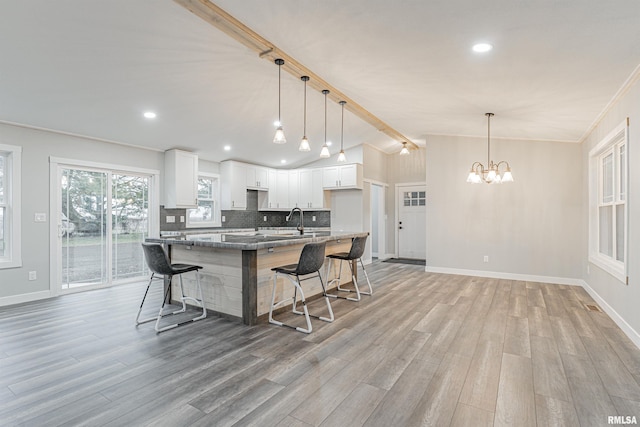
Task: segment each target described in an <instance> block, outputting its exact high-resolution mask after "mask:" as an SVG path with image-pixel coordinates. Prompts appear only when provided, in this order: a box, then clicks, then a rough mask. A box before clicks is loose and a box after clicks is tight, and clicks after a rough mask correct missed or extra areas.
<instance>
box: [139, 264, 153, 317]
mask: <svg viewBox="0 0 640 427" xmlns="http://www.w3.org/2000/svg"><path fill="white" fill-rule="evenodd" d="M154 274H155V273H151V277H150V278H149V284H147V290H146V291H144V296H143V297H142V302H141V303H140V308H139V309H138V314H137V315H136V325H140V324H142V323H148V322H152V321H154V320H156V318H155V317H148V318H146V319H142V320H140V314H142V306H143V305H144V301H145V300H146V299H147V294H148V293H149V288H150V287H151V282H152V281H153V279H154Z"/></svg>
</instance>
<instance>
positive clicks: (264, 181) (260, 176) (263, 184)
mask: <svg viewBox="0 0 640 427" xmlns="http://www.w3.org/2000/svg"><path fill="white" fill-rule="evenodd" d="M255 175H256V182H257V187H258V188H259V189H261V190H268V189H269V169H267V168H256V171H255Z"/></svg>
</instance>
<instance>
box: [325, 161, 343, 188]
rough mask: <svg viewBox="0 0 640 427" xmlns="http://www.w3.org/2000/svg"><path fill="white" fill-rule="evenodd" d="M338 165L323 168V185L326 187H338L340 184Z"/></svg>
mask: <svg viewBox="0 0 640 427" xmlns="http://www.w3.org/2000/svg"><path fill="white" fill-rule="evenodd" d="M339 181H340V174H339V168H338V166H330V167H327V168H324V169H323V170H322V186H323V187H324V188H338V187H339V186H340V184H339Z"/></svg>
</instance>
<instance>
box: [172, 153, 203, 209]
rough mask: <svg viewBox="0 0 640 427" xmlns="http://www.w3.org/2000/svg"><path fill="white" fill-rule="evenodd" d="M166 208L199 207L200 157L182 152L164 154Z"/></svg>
mask: <svg viewBox="0 0 640 427" xmlns="http://www.w3.org/2000/svg"><path fill="white" fill-rule="evenodd" d="M164 188H165V194H166V198H165V204H164V207H165V208H169V209H172V208H196V207H198V155H197V154H194V153H189V152H187V151H181V150H168V151H166V152H165V153H164Z"/></svg>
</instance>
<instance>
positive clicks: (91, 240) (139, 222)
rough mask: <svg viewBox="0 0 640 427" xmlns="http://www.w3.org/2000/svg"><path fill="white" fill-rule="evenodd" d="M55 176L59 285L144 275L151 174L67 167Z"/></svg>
mask: <svg viewBox="0 0 640 427" xmlns="http://www.w3.org/2000/svg"><path fill="white" fill-rule="evenodd" d="M59 177H60V181H59V186H60V187H59V194H60V196H61V198H60V207H61V209H60V211H61V212H60V213H59V218H58V238H59V239H60V242H59V246H58V247H59V251H60V253H59V257H58V259H59V260H60V262H61V265H60V282H61V283H60V284H61V289H63V290H65V289H72V288H79V287H97V286H108V285H110V284H112V283H114V282H118V281H122V280H124V279H130V278H137V277H141V276H145V275H146V274H147V272H146V266H145V262H144V259H143V255H142V251H141V250H140V243H141V242H143V241H144V239H145V238H146V237H147V236H148V234H149V186H150V177H149V176H142V175H132V174H125V173H118V172H113V171H105V170H91V169H84V168H67V167H61V168H60V169H59Z"/></svg>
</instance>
